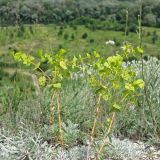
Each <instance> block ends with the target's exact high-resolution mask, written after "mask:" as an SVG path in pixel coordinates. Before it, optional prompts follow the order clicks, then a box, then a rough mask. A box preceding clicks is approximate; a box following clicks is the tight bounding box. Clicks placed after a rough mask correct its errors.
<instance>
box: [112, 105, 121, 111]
mask: <svg viewBox="0 0 160 160" xmlns="http://www.w3.org/2000/svg"><path fill="white" fill-rule="evenodd" d="M113 109H116V110H118V111H120V110H121V107H120V106H119V105H118V104H116V103H115V104H113Z"/></svg>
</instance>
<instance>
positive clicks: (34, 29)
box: [0, 25, 160, 56]
mask: <svg viewBox="0 0 160 160" xmlns="http://www.w3.org/2000/svg"><path fill="white" fill-rule="evenodd" d="M154 32H156V36H157V37H158V38H157V39H156V41H155V42H153V40H152V39H153V38H152V37H153V34H154ZM85 33H86V34H87V36H86V37H85V38H82V36H83V34H85ZM159 37H160V29H158V28H147V27H144V28H143V48H144V51H145V54H146V55H153V56H159V55H160V54H159V52H160V48H159V46H160V39H159ZM108 40H114V41H115V42H116V48H120V46H122V45H123V41H124V32H116V31H108V30H95V31H92V30H90V29H88V28H86V27H84V26H76V27H69V26H64V27H60V26H55V25H31V26H29V25H26V26H23V27H7V28H1V32H0V53H1V55H2V54H6V53H8V49H9V48H10V49H17V50H22V51H25V52H27V53H35V52H36V51H37V50H39V49H43V50H44V51H46V52H53V51H56V50H57V49H59V48H65V49H67V51H68V53H69V55H78V54H84V53H87V52H92V51H93V50H96V51H97V52H99V53H101V54H105V55H110V54H111V53H114V51H112V52H111V50H112V48H115V47H111V46H108V45H106V43H105V42H106V41H108ZM126 40H127V41H128V42H130V43H132V44H133V45H137V44H138V43H139V39H138V35H137V34H136V33H131V32H130V33H129V34H128V36H127V39H126Z"/></svg>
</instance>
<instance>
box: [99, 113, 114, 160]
mask: <svg viewBox="0 0 160 160" xmlns="http://www.w3.org/2000/svg"><path fill="white" fill-rule="evenodd" d="M115 115H116V114H115V112H113V114H112V118H111V122H110V125H109V128H108V130H107V132H106V134H105V135H104V141H103V143H102V144H101V146H100V149H99V151H98V154H97V157H96V159H97V160H98V159H99V155H100V154H101V152H102V150H103V148H104V146H105V145H106V144H107V142H108V141H107V139H106V138H107V136H108V135H109V134H110V133H111V130H112V127H113V123H114V120H115Z"/></svg>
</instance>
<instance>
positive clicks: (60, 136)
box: [56, 93, 63, 147]
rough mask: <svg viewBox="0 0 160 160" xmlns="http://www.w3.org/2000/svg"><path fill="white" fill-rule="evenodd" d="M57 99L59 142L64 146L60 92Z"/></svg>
mask: <svg viewBox="0 0 160 160" xmlns="http://www.w3.org/2000/svg"><path fill="white" fill-rule="evenodd" d="M56 101H57V110H58V125H59V143H60V145H61V147H63V136H62V120H61V110H60V101H59V93H57V95H56Z"/></svg>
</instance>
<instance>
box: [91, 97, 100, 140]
mask: <svg viewBox="0 0 160 160" xmlns="http://www.w3.org/2000/svg"><path fill="white" fill-rule="evenodd" d="M100 100H101V96H99V97H98V100H97V107H96V116H95V118H94V122H93V127H92V132H91V141H93V137H94V132H95V128H96V124H97V119H98V117H99V112H100Z"/></svg>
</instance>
